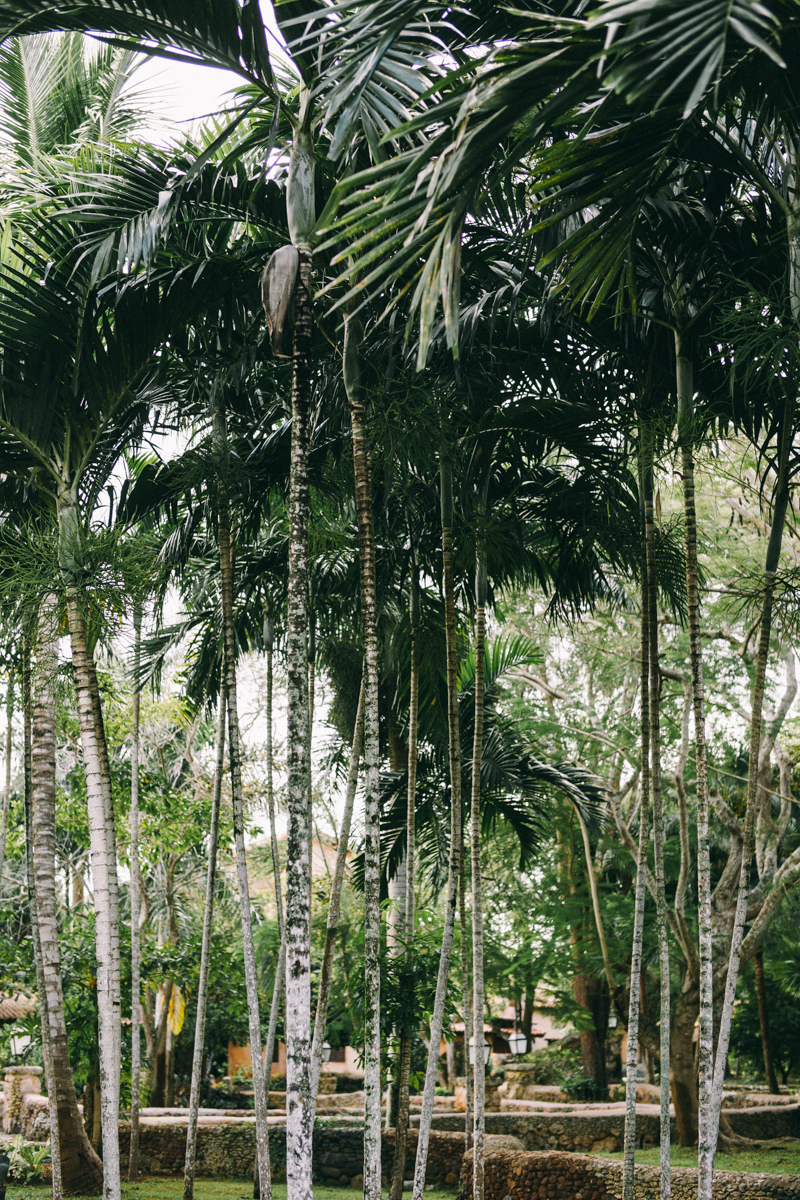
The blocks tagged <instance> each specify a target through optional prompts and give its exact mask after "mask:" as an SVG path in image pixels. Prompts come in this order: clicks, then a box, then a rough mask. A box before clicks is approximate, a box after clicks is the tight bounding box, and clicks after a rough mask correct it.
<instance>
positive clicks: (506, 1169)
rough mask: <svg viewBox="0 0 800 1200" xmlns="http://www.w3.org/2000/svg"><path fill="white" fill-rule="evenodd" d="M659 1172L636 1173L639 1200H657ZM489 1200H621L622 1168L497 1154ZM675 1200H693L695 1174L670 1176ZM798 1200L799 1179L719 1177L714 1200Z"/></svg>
mask: <svg viewBox="0 0 800 1200" xmlns="http://www.w3.org/2000/svg"><path fill="white" fill-rule="evenodd" d="M660 1194H661V1189H660V1182H659V1169H658V1167H637V1168H636V1182H635V1187H634V1196H635V1200H659V1196H660ZM471 1195H472V1151H469V1152H468V1153H467V1154H465V1155H464V1164H463V1167H462V1173H461V1191H460V1193H459V1200H469V1198H470V1197H471ZM485 1195H486V1200H504V1197H508V1200H534V1198H536V1200H620V1197H621V1196H622V1163H617V1162H609V1161H608V1160H607V1159H602V1158H594V1157H590V1156H589V1155H586V1154H560V1153H555V1154H553V1153H549V1154H542V1153H537V1152H535V1151H534V1152H531V1151H522V1152H517V1153H513V1152H508V1151H493V1152H490V1153H488V1154H487V1155H486V1177H485ZM672 1196H673V1200H695V1198H696V1196H697V1171H695V1170H689V1169H687V1168H675V1169H673V1171H672ZM727 1197H731V1200H733V1198H734V1197H735V1200H798V1197H800V1175H757V1174H749V1175H744V1174H741V1173H740V1172H733V1171H717V1172H716V1173H715V1176H714V1200H725V1198H727Z"/></svg>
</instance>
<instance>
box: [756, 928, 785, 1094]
mask: <svg viewBox="0 0 800 1200" xmlns="http://www.w3.org/2000/svg"><path fill="white" fill-rule="evenodd" d="M753 966H754V968H755V973H756V994H757V996H758V1022H759V1025H760V1026H761V1049H762V1050H763V1052H764V1074H765V1075H766V1078H767V1087H768V1088H769V1090H770V1092H771V1093H772V1094H773V1095H774V1096H778V1095H780V1090H781V1089H780V1087H779V1085H778V1077H777V1075H776V1074H775V1064H774V1063H773V1061H772V1038H771V1036H770V1031H769V1008H768V1007H767V989H766V988H765V987H764V954H763V952H762V951H761V950H757V951H756V953H755V954H754V955H753Z"/></svg>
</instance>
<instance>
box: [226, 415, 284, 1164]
mask: <svg viewBox="0 0 800 1200" xmlns="http://www.w3.org/2000/svg"><path fill="white" fill-rule="evenodd" d="M213 424H214V429H213V437H214V453H215V457H216V460H217V489H218V494H217V505H218V512H217V520H218V537H219V565H220V593H221V601H222V637H223V680H224V685H225V686H224V690H225V693H226V700H227V706H228V744H229V755H230V767H231V801H232V807H233V836H234V844H235V847H236V877H237V883H238V887H239V907H240V911H241V919H242V948H243V951H244V975H245V986H246V989H247V1010H248V1017H249V1025H250V1049H251V1059H252V1066H253V1092H254V1109H255V1121H256V1155H257V1158H258V1171H259V1177H260V1178H261V1179H262V1180H266V1179H269V1134H268V1126H267V1094H266V1088H265V1083H264V1065H263V1062H262V1060H261V1014H260V1012H259V1003H258V971H257V968H256V954H255V948H254V946H253V918H252V912H251V909H250V886H249V883H248V879H247V850H246V848H245V843H244V793H243V790H242V743H241V736H240V732H239V708H238V701H237V689H236V637H235V632H234V620H233V547H232V545H231V528H230V499H229V495H228V470H229V451H228V433H227V427H226V420H225V413H224V410H223V408H222V399H221V397H220V396H219V394H218V396H217V401H216V404H215V407H214V411H213ZM303 669H304V670H305V663H304V664H303Z"/></svg>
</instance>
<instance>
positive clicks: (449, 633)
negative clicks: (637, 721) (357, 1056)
mask: <svg viewBox="0 0 800 1200" xmlns="http://www.w3.org/2000/svg"><path fill="white" fill-rule="evenodd" d="M439 476H440V482H441V508H442V573H443V577H444V607H445V633H446V643H447V725H448V732H449V752H450V854H449V857H448V869H447V895H446V899H445V910H444V928H443V930H442V949H441V953H440V956H439V974H438V977H437V980H436V997H435V1000H434V1005H433V1015H432V1017H431V1025H430V1029H431V1040H430V1046H429V1048H428V1063H427V1066H426V1068H425V1087H424V1090H423V1094H422V1113H421V1115H420V1122H419V1138H418V1140H417V1161H416V1166H415V1168H414V1193H413V1200H422V1198H423V1194H424V1189H425V1171H426V1168H427V1165H428V1146H429V1145H430V1136H431V1118H432V1116H433V1094H434V1090H435V1088H436V1076H437V1072H438V1067H439V1046H440V1043H441V1039H442V1025H443V1024H444V1000H445V993H446V991H447V977H448V975H449V974H450V958H451V955H452V951H453V932H454V929H455V921H456V903H457V898H458V863H459V858H460V851H461V840H462V821H461V743H460V739H459V731H458V654H457V646H456V604H455V585H454V580H453V464H452V462H451V460H450V458H449V457H448V456H447V454H446V453H445V452H444V450H443V451H442V453H441V455H440V470H439ZM476 1015H477V1016H478V1017H480V1016H482V1014H476Z"/></svg>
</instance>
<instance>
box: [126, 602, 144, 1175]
mask: <svg viewBox="0 0 800 1200" xmlns="http://www.w3.org/2000/svg"><path fill="white" fill-rule="evenodd" d="M133 637H134V642H133V731H132V736H131V814H130V828H131V883H130V899H131V1144H130V1153H129V1158H128V1179H129V1181H130V1182H131V1183H135V1182H136V1180H137V1178H138V1175H139V1090H140V1082H141V1039H140V1035H139V1009H140V1008H141V986H142V985H141V978H140V974H141V970H140V963H141V954H140V937H139V932H140V931H139V714H140V709H141V696H140V694H139V665H140V663H141V657H142V610H141V606H140V605H138V604H137V605H136V607H135V608H134V613H133Z"/></svg>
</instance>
